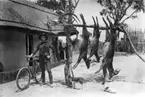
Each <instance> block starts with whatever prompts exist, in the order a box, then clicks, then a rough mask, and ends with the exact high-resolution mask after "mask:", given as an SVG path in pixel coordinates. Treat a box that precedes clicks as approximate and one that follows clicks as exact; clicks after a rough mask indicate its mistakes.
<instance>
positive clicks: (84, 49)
mask: <svg viewBox="0 0 145 97" xmlns="http://www.w3.org/2000/svg"><path fill="white" fill-rule="evenodd" d="M80 17H81V19H82V21H83V29H82V43H81V45H80V49H79V51H80V52H79V58H78V60H77V63H76V64H75V65H74V66H73V69H75V68H76V67H77V66H78V64H79V63H80V61H81V60H82V59H84V61H85V64H86V66H87V68H88V69H89V67H90V60H88V59H87V53H88V45H89V37H90V32H89V31H88V30H87V27H86V21H85V19H84V16H83V14H80Z"/></svg>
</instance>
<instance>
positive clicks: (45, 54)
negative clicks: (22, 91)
mask: <svg viewBox="0 0 145 97" xmlns="http://www.w3.org/2000/svg"><path fill="white" fill-rule="evenodd" d="M47 39H48V37H47V36H46V35H45V34H42V35H40V36H39V40H40V41H41V42H40V43H39V44H38V46H37V48H36V50H34V52H33V53H32V54H31V55H28V57H29V58H31V57H33V56H34V55H35V54H36V53H37V52H38V51H39V55H38V56H39V64H40V68H41V72H42V75H41V78H42V84H45V66H46V65H47V72H48V75H49V81H50V84H52V83H53V77H52V72H51V66H50V65H51V64H50V57H51V56H52V54H51V55H50V49H52V50H53V47H52V46H51V44H49V43H48V42H47ZM47 63H49V64H47ZM49 67H50V68H49Z"/></svg>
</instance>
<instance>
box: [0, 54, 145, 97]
mask: <svg viewBox="0 0 145 97" xmlns="http://www.w3.org/2000/svg"><path fill="white" fill-rule="evenodd" d="M144 56H145V55H144ZM77 57H78V55H75V56H74V58H73V59H74V62H75V61H76V59H77ZM99 65H100V64H99V63H98V64H92V66H91V68H90V69H89V70H87V69H86V66H85V64H84V62H83V61H82V62H81V64H80V65H79V67H78V68H77V69H75V70H74V73H75V76H79V77H83V78H84V79H85V83H84V85H83V89H81V88H82V87H81V85H79V84H76V87H77V88H78V89H70V88H67V87H66V86H65V85H64V72H63V70H64V69H63V68H64V66H63V65H62V66H59V67H56V68H54V69H53V70H52V71H53V76H54V86H53V87H50V86H49V85H45V86H40V85H37V84H31V85H30V87H29V88H28V89H26V90H24V91H18V89H17V87H16V84H15V81H13V82H10V83H5V84H2V85H0V97H108V96H109V97H110V96H111V97H118V96H119V97H121V96H122V97H144V96H145V92H144V91H145V63H143V62H142V61H141V60H140V59H139V58H138V57H137V56H135V55H133V56H128V57H126V56H118V57H115V59H114V68H120V69H121V72H120V73H119V75H118V76H116V77H114V78H113V79H114V81H113V82H111V83H108V84H109V86H110V87H111V88H113V89H115V90H116V94H109V93H106V92H103V91H102V90H101V89H102V85H101V83H100V82H101V81H102V72H100V73H99V74H98V75H93V73H94V72H95V71H96V69H98V67H99ZM46 76H47V75H46ZM46 80H47V83H48V78H47V79H46ZM143 95H144V96H143Z"/></svg>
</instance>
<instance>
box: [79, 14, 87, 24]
mask: <svg viewBox="0 0 145 97" xmlns="http://www.w3.org/2000/svg"><path fill="white" fill-rule="evenodd" d="M80 17H81V19H82V21H83V24H84V25H86V21H85V18H84V16H83V14H80Z"/></svg>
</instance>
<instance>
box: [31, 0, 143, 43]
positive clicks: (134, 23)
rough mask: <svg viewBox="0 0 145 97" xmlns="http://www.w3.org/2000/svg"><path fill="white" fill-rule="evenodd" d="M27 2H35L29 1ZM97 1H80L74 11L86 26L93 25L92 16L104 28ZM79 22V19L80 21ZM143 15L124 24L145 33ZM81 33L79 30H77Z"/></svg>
mask: <svg viewBox="0 0 145 97" xmlns="http://www.w3.org/2000/svg"><path fill="white" fill-rule="evenodd" d="M29 1H36V0H29ZM96 1H97V0H80V2H79V4H78V6H77V8H76V10H75V14H76V15H77V16H78V17H80V16H79V14H81V13H82V14H83V15H84V17H85V20H86V22H87V24H89V25H90V24H93V20H92V16H97V17H98V19H99V24H100V25H101V26H105V25H104V23H103V21H102V18H101V16H100V14H99V12H100V11H101V10H102V7H101V6H100V5H99V4H97V2H96ZM80 20H81V19H80ZM144 21H145V14H143V13H139V14H138V18H136V19H133V20H132V19H130V20H127V21H126V23H127V24H128V25H129V26H130V27H131V28H133V29H135V28H136V29H142V31H145V25H144V24H145V22H144ZM78 30H79V31H80V32H81V28H79V29H78ZM89 31H90V32H92V29H89ZM104 39H105V34H104V33H102V34H101V37H100V40H101V41H104Z"/></svg>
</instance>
